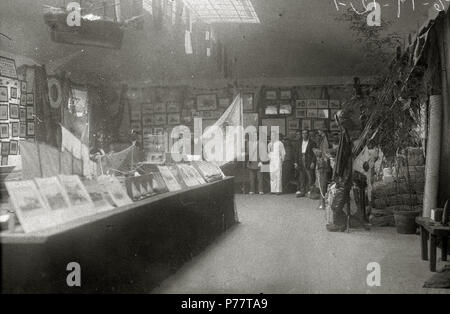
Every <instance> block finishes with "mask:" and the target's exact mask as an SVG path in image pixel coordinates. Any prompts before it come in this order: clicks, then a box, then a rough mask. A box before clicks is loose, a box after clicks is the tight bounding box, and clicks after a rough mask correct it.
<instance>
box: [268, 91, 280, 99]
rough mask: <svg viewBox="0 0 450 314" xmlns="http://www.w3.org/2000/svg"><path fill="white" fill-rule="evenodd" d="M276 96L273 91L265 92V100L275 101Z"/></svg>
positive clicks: (275, 92)
mask: <svg viewBox="0 0 450 314" xmlns="http://www.w3.org/2000/svg"><path fill="white" fill-rule="evenodd" d="M277 99H278V95H277V91H276V90H275V89H269V90H266V100H277Z"/></svg>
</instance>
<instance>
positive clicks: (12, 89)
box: [9, 86, 17, 99]
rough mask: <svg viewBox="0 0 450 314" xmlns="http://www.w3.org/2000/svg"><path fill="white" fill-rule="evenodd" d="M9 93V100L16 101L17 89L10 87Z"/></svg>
mask: <svg viewBox="0 0 450 314" xmlns="http://www.w3.org/2000/svg"><path fill="white" fill-rule="evenodd" d="M9 93H10V97H11V99H17V87H12V86H11V88H10V91H9Z"/></svg>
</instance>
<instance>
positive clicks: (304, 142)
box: [302, 140, 309, 154]
mask: <svg viewBox="0 0 450 314" xmlns="http://www.w3.org/2000/svg"><path fill="white" fill-rule="evenodd" d="M308 144H309V140H307V141H302V154H304V153H306V149H307V148H308Z"/></svg>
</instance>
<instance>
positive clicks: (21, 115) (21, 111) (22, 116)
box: [19, 107, 27, 121]
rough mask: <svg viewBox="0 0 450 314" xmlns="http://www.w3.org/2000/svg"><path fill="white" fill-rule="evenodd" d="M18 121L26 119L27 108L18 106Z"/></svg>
mask: <svg viewBox="0 0 450 314" xmlns="http://www.w3.org/2000/svg"><path fill="white" fill-rule="evenodd" d="M19 121H27V108H26V107H19Z"/></svg>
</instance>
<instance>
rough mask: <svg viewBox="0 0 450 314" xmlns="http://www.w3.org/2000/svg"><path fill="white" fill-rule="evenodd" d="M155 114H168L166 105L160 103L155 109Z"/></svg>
mask: <svg viewBox="0 0 450 314" xmlns="http://www.w3.org/2000/svg"><path fill="white" fill-rule="evenodd" d="M153 111H154V112H155V113H166V104H165V103H163V102H158V103H156V104H155V106H154V107H153Z"/></svg>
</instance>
